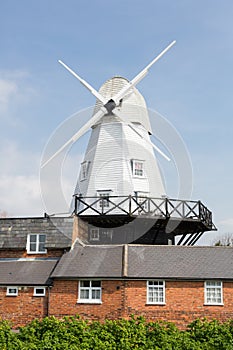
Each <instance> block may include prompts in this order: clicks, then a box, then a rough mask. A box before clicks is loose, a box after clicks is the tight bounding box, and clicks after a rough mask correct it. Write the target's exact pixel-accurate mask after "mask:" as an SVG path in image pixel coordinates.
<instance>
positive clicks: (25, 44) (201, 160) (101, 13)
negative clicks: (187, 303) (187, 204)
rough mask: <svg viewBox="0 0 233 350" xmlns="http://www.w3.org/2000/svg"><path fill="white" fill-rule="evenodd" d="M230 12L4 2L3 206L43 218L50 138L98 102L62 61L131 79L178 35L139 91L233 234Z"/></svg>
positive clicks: (0, 25)
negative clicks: (182, 147) (179, 141)
mask: <svg viewBox="0 0 233 350" xmlns="http://www.w3.org/2000/svg"><path fill="white" fill-rule="evenodd" d="M232 15H233V3H232V1H230V0H223V1H216V0H212V1H210V0H206V1H200V0H195V1H193V0H190V1H189V0H183V1H166V0H163V1H162V0H161V1H157V0H144V1H139V0H132V1H131V0H128V1H122V0H120V1H119V0H118V1H106V0H99V1H88V2H87V1H79V0H76V1H72V0H67V1H59V0H57V1H53V0H50V1H45V0H41V1H39V2H38V1H37V2H36V1H29V0H28V1H27V0H21V1H13V0H9V1H7V2H3V3H2V4H1V12H0V47H1V56H0V121H1V128H0V164H1V167H0V212H2V211H6V212H7V213H8V215H9V216H27V215H28V216H29V215H42V214H43V212H44V208H43V204H42V202H41V199H40V188H39V164H40V158H41V154H42V152H43V149H44V147H45V144H46V142H47V141H48V139H49V137H50V135H51V133H52V132H53V131H54V130H55V129H56V128H57V127H58V125H59V124H60V123H62V122H63V121H64V120H65V119H66V118H67V117H69V116H70V115H72V114H73V113H75V112H77V111H80V110H81V109H83V108H86V107H89V106H92V105H93V104H94V103H95V99H94V98H93V96H92V95H91V94H90V93H89V92H88V91H86V90H85V89H84V88H83V87H82V86H81V85H80V84H79V83H78V81H76V80H75V79H74V78H73V77H72V76H71V75H69V73H68V72H66V71H65V70H64V68H63V67H61V65H59V64H58V59H62V60H64V61H65V62H66V63H67V64H68V65H70V66H71V67H72V68H73V69H74V70H75V71H77V72H78V73H79V74H80V75H81V76H82V77H84V78H85V79H86V80H87V81H89V82H90V83H91V84H92V85H93V86H94V87H95V88H97V89H98V88H99V87H100V85H101V84H102V83H103V82H104V81H105V80H106V79H108V78H110V77H112V76H114V75H116V74H119V75H122V76H125V77H126V78H129V79H130V78H133V77H134V75H135V74H136V73H138V72H139V71H140V70H141V69H142V68H143V67H144V66H145V65H146V64H147V63H148V62H149V61H150V60H152V59H153V57H154V56H155V55H156V54H158V53H159V52H160V51H161V50H162V49H163V48H165V47H166V46H167V45H168V44H169V43H170V42H171V41H172V40H174V39H175V40H177V44H176V45H175V47H173V48H172V49H171V50H170V51H169V52H168V53H167V54H166V55H165V56H164V57H163V58H162V59H161V60H160V61H159V62H157V63H156V64H155V65H154V66H153V67H152V69H151V71H150V73H149V75H148V76H147V77H146V78H145V79H144V80H143V81H142V82H140V83H139V85H138V89H139V90H140V92H141V93H142V94H143V96H144V97H145V99H146V101H147V105H148V107H150V108H152V109H154V110H156V111H158V112H159V113H161V114H162V115H163V116H165V117H166V118H167V119H168V120H169V121H170V122H171V123H172V125H173V126H174V127H175V128H176V130H177V131H178V132H179V133H180V135H181V136H182V138H183V140H184V142H185V144H186V146H187V149H188V151H189V153H190V157H191V161H192V167H193V176H194V178H193V179H194V180H193V194H192V198H193V199H194V200H197V199H201V200H202V201H203V202H204V203H205V204H206V205H207V206H208V207H209V208H210V209H211V210H212V211H213V213H214V221H215V223H216V225H217V226H218V228H219V233H218V234H222V235H225V234H227V233H233V214H232V207H233V203H232V201H233V200H232V198H233V189H232V187H233V186H232V173H233V162H232V149H233V99H232V90H233V89H232V87H233V68H232V62H233V40H232V38H233V22H232ZM72 161H73V158H72ZM72 161H71V160H70V166H71V168H72ZM77 163H78V162H77ZM71 168H70V171H69V172H70V173H75V172H76V171H77V170H76V168H77V167H76V168H75V169H74V170H73V169H71ZM74 176H75V177H76V174H74ZM71 182H72V181H71ZM71 182H69V179H68V180H67V184H66V186H67V189H69V190H70V188H71V187H72V186H73V184H72V183H71ZM206 237H207V235H206ZM206 242H211V235H210V234H209V235H208V237H207V238H206V239H205V240H204V241H203V243H206Z"/></svg>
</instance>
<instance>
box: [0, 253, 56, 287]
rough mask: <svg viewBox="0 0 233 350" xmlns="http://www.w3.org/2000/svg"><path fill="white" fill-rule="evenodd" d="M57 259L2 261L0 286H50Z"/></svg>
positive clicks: (0, 261)
mask: <svg viewBox="0 0 233 350" xmlns="http://www.w3.org/2000/svg"><path fill="white" fill-rule="evenodd" d="M56 264H57V260H56V259H45V260H33V261H32V260H30V259H19V260H7V259H2V260H0V285H49V284H51V280H50V279H49V276H50V274H51V272H52V271H53V269H54V267H55V265H56Z"/></svg>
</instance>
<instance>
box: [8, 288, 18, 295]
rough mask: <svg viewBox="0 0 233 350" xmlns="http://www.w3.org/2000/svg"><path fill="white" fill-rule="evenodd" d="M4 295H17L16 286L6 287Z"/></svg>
mask: <svg viewBox="0 0 233 350" xmlns="http://www.w3.org/2000/svg"><path fill="white" fill-rule="evenodd" d="M6 295H7V296H11V297H17V295H18V287H7V290H6Z"/></svg>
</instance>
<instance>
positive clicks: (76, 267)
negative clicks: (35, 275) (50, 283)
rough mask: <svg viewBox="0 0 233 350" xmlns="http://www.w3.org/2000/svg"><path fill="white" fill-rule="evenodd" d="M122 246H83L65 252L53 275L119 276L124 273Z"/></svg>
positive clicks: (68, 276) (61, 276) (73, 276)
mask: <svg viewBox="0 0 233 350" xmlns="http://www.w3.org/2000/svg"><path fill="white" fill-rule="evenodd" d="M121 270H122V246H117V245H108V246H92V245H91V246H90V245H89V246H85V247H83V246H81V245H79V244H78V243H77V244H76V245H75V247H74V249H72V250H71V251H70V252H68V253H66V254H64V255H63V256H62V258H61V259H60V262H59V264H58V266H57V268H56V269H55V270H54V272H53V274H52V276H51V277H57V278H59V277H60V278H64V277H65V278H76V277H82V278H85V277H86V278H89V277H106V278H107V277H119V276H121V273H122V271H121Z"/></svg>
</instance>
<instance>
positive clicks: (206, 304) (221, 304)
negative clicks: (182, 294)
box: [204, 303, 224, 306]
mask: <svg viewBox="0 0 233 350" xmlns="http://www.w3.org/2000/svg"><path fill="white" fill-rule="evenodd" d="M204 306H224V304H223V303H218V304H213V303H205V304H204Z"/></svg>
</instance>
